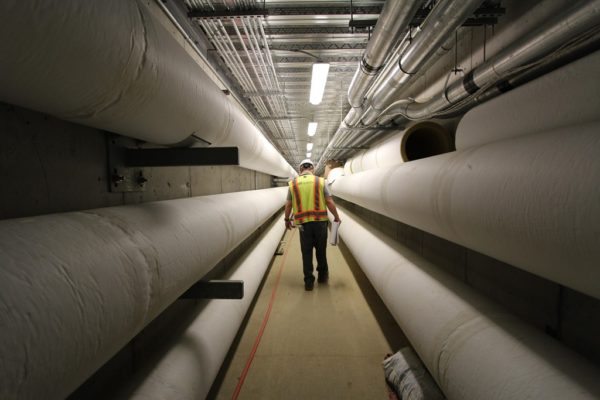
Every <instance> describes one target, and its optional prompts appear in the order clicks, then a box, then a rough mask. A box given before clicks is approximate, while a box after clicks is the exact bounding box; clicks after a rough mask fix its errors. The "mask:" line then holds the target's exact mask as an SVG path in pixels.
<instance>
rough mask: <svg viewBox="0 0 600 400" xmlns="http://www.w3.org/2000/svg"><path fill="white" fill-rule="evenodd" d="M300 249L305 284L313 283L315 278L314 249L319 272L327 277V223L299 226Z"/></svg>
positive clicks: (318, 222)
mask: <svg viewBox="0 0 600 400" xmlns="http://www.w3.org/2000/svg"><path fill="white" fill-rule="evenodd" d="M299 230H300V248H301V249H302V269H303V271H304V282H305V283H312V282H314V280H315V277H314V276H313V263H312V260H313V248H314V249H315V250H316V253H317V271H318V272H319V274H325V275H327V274H328V273H329V268H328V267H327V255H326V249H327V221H313V222H305V223H304V224H301V225H300V226H299Z"/></svg>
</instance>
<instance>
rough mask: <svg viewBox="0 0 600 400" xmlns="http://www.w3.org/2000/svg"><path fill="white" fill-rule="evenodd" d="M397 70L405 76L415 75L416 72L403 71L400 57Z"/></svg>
mask: <svg viewBox="0 0 600 400" xmlns="http://www.w3.org/2000/svg"><path fill="white" fill-rule="evenodd" d="M398 68H400V71H402V72H404V73H405V74H406V75H414V74H416V72H408V71H405V70H404V68H402V57H400V59H399V60H398Z"/></svg>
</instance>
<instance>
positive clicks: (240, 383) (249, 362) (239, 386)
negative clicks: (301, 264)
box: [231, 229, 294, 400]
mask: <svg viewBox="0 0 600 400" xmlns="http://www.w3.org/2000/svg"><path fill="white" fill-rule="evenodd" d="M293 236H294V229H292V234H291V235H290V241H291V240H292V237H293ZM288 249H289V245H288V247H286V249H285V252H284V253H283V258H282V259H281V266H280V267H279V272H277V278H276V280H275V286H273V292H271V300H270V301H269V306H268V307H267V311H266V312H265V316H264V317H263V321H262V324H261V326H260V329H259V331H258V336H256V339H254V346H252V351H251V352H250V355H249V356H248V360H247V361H246V366H245V367H244V370H243V371H242V375H241V376H240V380H239V381H238V384H237V386H236V387H235V391H234V392H233V396H231V400H236V399H237V398H238V396H239V395H240V391H241V390H242V386H243V385H244V380H245V379H246V375H248V371H249V370H250V366H251V365H252V361H253V360H254V355H255V354H256V351H257V350H258V345H259V344H260V340H261V339H262V335H263V333H264V332H265V328H266V327H267V322H268V321H269V316H270V315H271V309H272V308H273V303H274V302H275V294H276V293H277V288H278V287H279V280H280V279H281V272H282V271H283V266H284V265H285V260H286V259H287V255H288Z"/></svg>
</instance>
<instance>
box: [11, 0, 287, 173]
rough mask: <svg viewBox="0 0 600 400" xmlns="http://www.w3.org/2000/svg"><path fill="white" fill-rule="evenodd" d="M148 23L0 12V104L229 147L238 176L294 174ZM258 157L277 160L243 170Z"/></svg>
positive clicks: (160, 29) (88, 7)
mask: <svg viewBox="0 0 600 400" xmlns="http://www.w3.org/2000/svg"><path fill="white" fill-rule="evenodd" d="M155 18H156V17H155V16H154V15H153V13H151V12H150V11H149V10H148V9H147V5H146V4H144V2H143V1H138V0H136V1H128V2H122V1H118V0H109V1H102V2H97V3H96V2H86V3H80V2H78V1H58V0H50V1H47V2H45V3H44V6H43V7H40V6H39V4H37V3H35V2H23V1H18V0H8V1H2V2H0V34H2V35H3V36H4V37H11V38H13V39H12V40H4V41H1V42H0V64H1V65H2V73H0V100H1V101H4V102H7V103H10V104H16V105H19V106H22V107H26V108H30V109H33V110H37V111H40V112H44V113H48V114H51V115H54V116H56V117H58V118H61V119H65V120H68V121H72V122H75V123H79V124H83V125H87V126H92V127H94V128H98V129H104V130H108V131H111V132H116V133H120V134H123V135H126V136H130V137H134V138H137V139H141V140H144V141H148V142H151V143H156V144H174V143H180V142H182V141H183V140H184V139H186V138H188V137H190V136H191V135H196V136H199V137H201V138H202V139H204V140H206V141H208V142H210V143H212V144H213V145H214V146H228V145H233V146H238V147H239V151H240V159H241V160H242V161H241V165H242V166H243V167H246V168H252V169H256V170H259V171H262V172H265V173H268V174H272V175H277V176H290V174H293V168H292V167H291V166H289V164H287V162H286V161H285V160H284V159H283V157H282V156H281V155H279V154H278V153H277V152H276V150H274V148H273V151H271V150H270V149H268V148H272V147H273V146H272V145H271V144H270V143H269V142H268V141H267V140H266V139H265V138H264V136H263V135H262V134H261V132H260V131H259V130H258V129H257V128H256V127H255V126H254V125H253V124H252V123H251V122H250V120H249V119H248V117H247V116H245V115H244V114H243V113H242V112H241V111H234V110H235V109H238V108H239V107H238V106H237V105H235V104H233V103H232V102H230V100H229V98H228V97H227V96H226V95H225V94H223V93H222V92H221V90H220V89H219V87H218V86H217V85H216V84H215V83H214V82H212V81H211V79H210V78H209V77H208V76H207V74H206V73H205V72H204V71H203V70H202V68H200V66H199V65H198V64H197V63H196V61H194V59H193V58H192V56H190V54H188V52H187V51H186V50H185V49H184V48H183V47H182V46H181V44H180V43H179V42H178V41H177V40H176V39H175V38H174V37H173V36H172V35H171V33H170V32H169V31H168V30H167V29H166V28H165V27H164V26H163V24H162V23H161V22H160V21H158V20H156V19H155ZM56 21H61V23H57V22H56ZM100 59H101V60H102V62H98V60H100ZM57 93H58V94H60V95H59V96H57ZM234 114H235V116H234ZM239 118H242V119H244V120H245V121H240V120H239ZM240 125H243V126H244V128H249V129H247V130H242V129H240ZM247 137H252V140H248V138H247ZM244 144H250V147H245V146H244ZM257 152H258V153H261V152H264V153H269V154H273V153H275V154H276V156H275V157H274V158H266V159H263V160H260V161H259V160H255V161H254V162H253V163H252V165H246V164H244V161H243V160H247V159H254V158H255V157H254V156H255V154H256V153H257Z"/></svg>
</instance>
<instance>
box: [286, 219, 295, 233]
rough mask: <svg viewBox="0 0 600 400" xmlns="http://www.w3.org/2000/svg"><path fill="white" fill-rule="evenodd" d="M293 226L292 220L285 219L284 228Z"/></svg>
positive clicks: (289, 228)
mask: <svg viewBox="0 0 600 400" xmlns="http://www.w3.org/2000/svg"><path fill="white" fill-rule="evenodd" d="M293 227H294V222H293V221H292V220H291V219H289V220H286V221H285V229H287V230H291V229H292V228H293Z"/></svg>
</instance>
